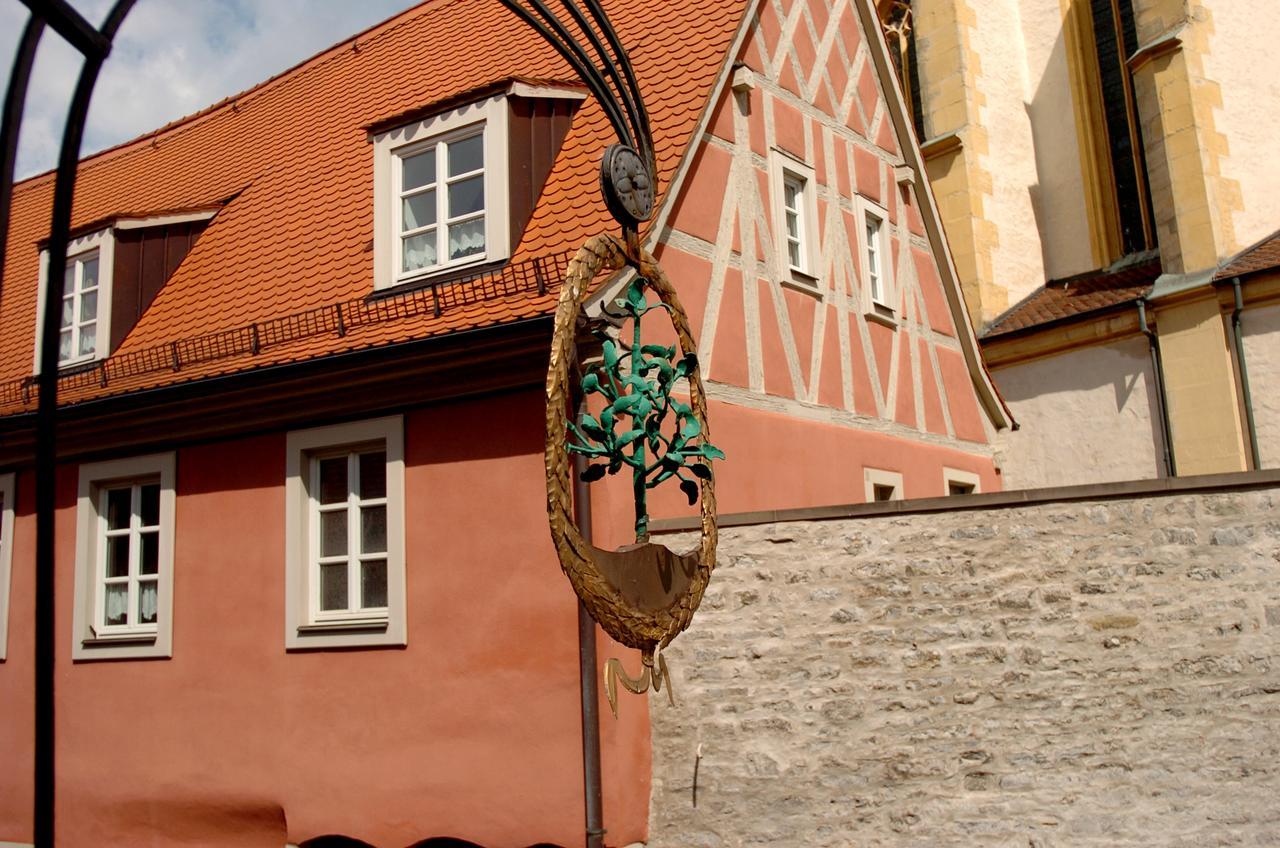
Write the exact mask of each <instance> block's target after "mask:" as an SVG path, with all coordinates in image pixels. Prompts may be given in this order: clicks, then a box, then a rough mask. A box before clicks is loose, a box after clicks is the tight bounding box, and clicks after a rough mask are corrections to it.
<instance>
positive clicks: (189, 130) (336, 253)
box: [0, 0, 746, 415]
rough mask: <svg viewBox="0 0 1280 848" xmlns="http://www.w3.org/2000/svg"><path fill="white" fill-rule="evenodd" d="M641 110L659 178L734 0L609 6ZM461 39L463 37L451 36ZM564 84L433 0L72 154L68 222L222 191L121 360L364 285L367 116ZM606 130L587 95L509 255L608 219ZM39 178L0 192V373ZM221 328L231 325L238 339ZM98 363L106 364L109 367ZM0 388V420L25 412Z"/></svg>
mask: <svg viewBox="0 0 1280 848" xmlns="http://www.w3.org/2000/svg"><path fill="white" fill-rule="evenodd" d="M605 5H606V7H607V9H608V11H609V15H610V17H611V18H612V20H613V22H614V24H615V26H616V27H617V29H618V31H619V33H620V34H621V36H622V39H623V41H624V43H625V44H626V46H627V48H628V50H629V51H630V54H631V59H632V62H633V64H634V65H635V68H636V72H637V76H638V78H639V80H640V85H641V89H642V91H643V93H644V98H645V102H646V105H647V106H648V107H649V111H650V114H651V118H652V124H653V134H654V142H655V148H656V154H657V159H658V178H659V182H658V184H659V186H660V187H662V188H665V187H666V186H668V185H669V183H670V180H671V178H672V176H673V174H674V171H675V168H676V166H677V165H678V163H679V160H680V158H681V155H682V154H683V152H684V151H685V149H686V147H687V146H688V144H689V142H690V136H691V134H692V131H693V129H694V127H695V125H696V123H697V120H698V118H699V116H700V115H701V113H702V111H703V109H704V107H705V106H706V100H707V97H708V96H709V94H710V89H711V86H712V84H713V83H714V81H715V79H716V75H717V72H718V71H719V70H720V68H721V67H722V66H723V63H724V62H725V61H726V55H727V52H728V49H729V46H730V43H731V41H732V38H733V35H734V32H735V30H736V28H737V24H738V22H739V20H740V19H741V16H742V14H743V12H744V8H745V6H746V0H703V2H701V3H700V4H699V9H698V14H696V15H690V14H688V8H687V3H686V2H684V0H607V2H606V3H605ZM460 47H461V49H459V48H460ZM515 77H520V78H530V79H561V80H564V79H573V78H574V75H573V73H572V71H571V70H570V69H569V68H568V66H567V65H566V64H565V63H564V62H563V60H561V59H560V58H559V56H558V55H557V54H556V53H555V52H554V50H553V49H552V48H551V47H550V46H548V45H547V44H546V43H545V42H543V41H542V40H541V39H540V38H539V37H538V36H537V35H536V34H535V33H534V32H533V31H532V30H531V29H530V28H529V27H528V26H526V25H525V24H523V23H521V22H520V21H519V20H518V19H516V17H515V16H514V15H512V14H511V13H510V12H508V11H506V10H505V9H503V8H502V7H501V5H500V4H498V3H495V2H493V0H429V1H428V2H426V3H424V4H423V5H421V6H418V7H416V8H414V9H412V10H410V11H408V12H405V13H403V14H401V15H398V16H397V17H395V18H392V19H391V20H389V21H387V22H386V23H384V24H382V25H380V26H378V27H375V28H373V29H372V30H369V31H368V32H366V33H363V34H361V35H360V37H359V49H358V51H357V50H353V49H352V43H351V42H350V41H347V42H344V43H342V44H340V45H338V46H336V47H333V48H331V49H330V50H328V51H325V52H324V53H321V54H320V55H318V56H316V57H314V58H312V59H310V60H308V61H307V62H305V63H303V64H301V65H299V66H297V67H296V68H293V69H292V70H290V71H287V72H285V73H284V74H281V75H280V76H278V77H275V78H273V79H271V80H269V81H267V82H265V83H263V84H261V85H259V86H257V87H256V88H253V89H250V90H249V91H246V92H244V93H242V94H239V95H236V96H235V97H233V98H229V99H228V100H227V101H225V102H224V103H222V104H219V105H217V106H214V107H211V108H210V109H207V110H205V111H204V112H201V113H198V114H196V115H193V116H191V117H189V118H186V119H183V120H181V121H178V122H175V123H174V124H171V125H169V126H167V127H165V128H163V129H161V130H158V131H156V132H155V133H152V134H150V135H147V136H144V137H142V138H140V139H137V140H135V141H133V142H130V143H128V144H125V145H122V146H120V147H117V148H114V149H112V150H109V151H106V152H104V153H101V154H98V155H96V156H93V157H90V158H89V159H87V160H85V162H84V163H83V164H82V165H81V168H80V176H79V179H78V182H77V185H76V203H75V211H74V214H73V220H72V226H73V227H82V226H83V225H85V224H88V223H90V222H93V221H102V220H106V219H110V218H112V217H116V216H119V215H120V214H122V212H123V211H124V210H128V211H129V213H130V214H139V213H146V212H147V210H168V209H183V208H192V207H205V206H209V205H211V204H217V203H221V202H224V201H226V200H227V199H228V198H234V200H232V201H231V202H230V203H228V204H227V205H226V207H225V208H224V209H222V211H221V212H219V213H218V215H217V217H216V218H214V220H213V221H212V222H211V223H210V225H209V227H208V229H207V230H206V231H205V232H204V234H203V235H202V236H201V238H200V240H199V241H198V242H197V243H196V245H195V247H194V248H193V249H192V251H191V252H190V254H188V256H187V258H186V260H185V261H184V262H183V263H182V265H181V266H180V267H179V268H178V270H177V271H176V272H175V273H174V275H173V276H172V278H170V280H169V281H168V282H167V283H166V284H165V286H164V288H163V289H162V290H161V291H160V293H159V294H158V295H157V296H156V298H155V300H154V301H153V302H152V304H151V306H150V308H148V310H147V312H146V313H145V314H144V315H143V316H142V317H141V319H140V320H139V321H138V323H137V325H136V326H135V327H134V329H133V330H132V331H131V332H130V333H129V335H128V337H127V338H126V339H125V340H124V341H123V343H122V344H121V346H120V348H119V350H118V351H117V352H116V355H115V356H113V360H114V359H115V358H117V357H129V356H132V357H134V359H135V360H141V359H145V358H147V357H149V356H153V355H155V354H154V351H156V350H161V349H163V348H164V347H166V346H169V345H170V344H171V343H173V342H178V341H182V340H189V339H193V338H195V337H198V336H207V335H208V334H211V333H218V332H223V331H234V330H237V329H240V328H245V327H248V326H250V325H252V324H255V323H262V322H272V321H277V320H278V319H281V318H284V317H285V316H291V315H295V314H297V313H301V312H304V311H306V310H315V309H318V308H322V307H332V306H333V305H335V304H340V303H347V302H350V301H355V300H358V299H360V298H363V297H365V296H366V295H368V294H369V293H370V292H372V290H373V262H372V252H371V242H372V238H373V158H372V152H371V149H370V145H369V143H368V139H367V133H366V131H365V129H364V128H365V127H366V126H368V125H370V124H372V123H374V122H376V121H379V120H381V119H383V118H385V117H386V116H389V115H395V114H399V113H407V112H409V111H410V110H413V109H415V108H420V107H422V106H423V105H425V104H429V103H432V102H436V101H441V100H445V99H447V98H449V97H451V96H453V95H456V94H458V93H459V92H463V91H467V90H470V89H477V88H479V87H482V86H485V85H487V84H490V83H492V82H494V81H495V80H500V79H505V78H515ZM612 141H613V137H612V131H611V130H610V128H609V124H608V122H607V120H606V119H605V117H604V114H603V112H602V110H601V109H600V107H599V105H598V104H597V103H596V102H595V101H594V100H587V101H586V102H585V103H584V104H583V106H582V108H581V109H580V111H579V112H578V114H577V116H576V117H575V119H574V121H573V125H572V128H571V129H570V131H569V133H568V135H567V137H566V138H565V141H564V144H563V146H562V148H561V151H560V155H559V157H558V159H557V161H556V163H555V165H554V166H553V168H552V170H551V173H550V175H549V176H548V178H547V183H546V186H545V188H544V191H543V194H542V196H541V198H540V200H539V201H538V204H537V206H536V208H535V209H534V211H533V215H532V217H531V218H530V221H529V224H528V226H527V228H526V230H525V232H524V235H523V237H522V239H521V241H520V243H519V245H518V246H516V247H515V250H514V253H513V256H512V264H513V265H515V266H521V267H528V266H527V265H524V264H523V263H527V262H529V261H531V260H533V259H536V258H548V259H551V258H555V261H558V262H561V263H562V262H563V260H562V258H561V257H562V255H563V253H564V251H571V250H574V249H576V248H577V246H578V245H579V244H580V243H581V242H582V241H583V240H584V239H585V238H587V237H588V236H590V235H592V234H594V233H597V232H601V231H606V230H607V231H611V230H613V229H615V228H616V227H615V225H614V224H613V222H612V219H611V218H610V217H609V215H608V213H607V212H606V210H605V207H604V203H603V201H602V200H601V199H600V193H599V190H598V188H597V174H598V170H597V169H598V161H599V154H600V152H601V151H602V150H603V148H604V147H605V146H606V145H607V144H609V143H610V142H612ZM52 189H53V178H52V175H51V174H44V175H41V176H38V177H35V178H33V179H30V180H27V181H25V182H23V183H21V184H19V185H18V186H17V187H16V188H15V191H14V200H13V214H12V219H11V220H12V224H11V227H10V234H9V243H8V249H7V252H6V257H7V258H6V264H5V269H4V278H3V290H2V291H0V386H2V385H5V384H12V383H15V382H16V381H21V380H22V379H23V378H26V377H27V376H28V375H30V373H31V370H32V360H33V354H32V350H33V344H34V335H35V325H36V287H37V286H36V284H37V279H38V274H39V270H38V268H39V254H38V249H37V243H38V242H39V241H40V240H42V239H44V238H46V237H47V235H48V225H49V214H50V204H51V202H52ZM552 308H554V292H550V293H547V294H544V295H539V294H538V293H537V291H536V290H529V289H524V290H520V291H518V292H516V293H502V292H498V293H497V294H496V295H495V296H494V297H492V298H490V299H487V300H484V301H482V302H475V303H464V304H460V305H458V306H457V307H456V308H450V309H446V310H444V311H442V312H441V314H440V315H438V316H437V315H436V314H435V312H434V311H433V310H428V311H425V312H412V314H408V315H407V316H406V317H403V318H397V319H395V320H388V321H379V322H372V323H369V324H365V325H362V326H360V327H359V328H358V329H357V328H353V329H352V331H351V332H348V333H346V334H345V335H339V334H337V333H327V332H326V333H323V334H320V335H314V336H306V337H298V338H295V339H292V340H290V341H288V342H287V343H281V344H278V345H274V346H264V347H262V348H261V349H260V352H259V353H257V354H237V355H233V356H230V357H227V358H222V359H219V360H210V361H206V362H204V363H202V364H200V365H198V366H197V365H193V366H192V367H186V366H185V365H184V367H183V368H182V369H181V370H178V371H175V370H174V369H173V368H169V369H166V370H160V369H155V370H150V371H146V372H145V373H135V374H133V375H132V376H128V377H124V378H122V379H120V380H114V379H113V380H111V381H108V384H107V386H105V387H104V386H102V385H101V380H100V379H96V378H94V379H69V380H66V381H64V383H65V384H66V387H67V390H66V391H65V392H63V393H62V395H61V397H62V398H63V401H64V402H76V401H80V400H85V399H89V398H93V397H97V396H101V395H104V394H115V393H118V392H123V391H128V390H132V389H137V388H150V387H154V386H158V385H164V384H168V383H174V382H182V381H187V380H191V379H197V378H199V377H202V376H208V375H209V374H212V373H226V372H229V371H238V370H246V369H249V368H256V367H261V366H265V365H274V364H278V363H280V362H287V361H294V360H300V359H306V358H312V357H317V356H323V355H327V354H332V353H337V352H341V351H347V350H352V349H356V348H361V347H373V346H378V345H385V344H390V343H394V342H397V341H403V340H407V339H413V338H423V337H426V336H431V335H437V334H442V333H448V332H452V331H456V330H461V329H472V328H477V327H482V326H487V325H491V324H498V323H504V322H509V321H514V320H518V319H521V318H527V317H533V316H537V315H543V314H546V313H548V312H549V311H550V310H551V309H552ZM233 335H234V334H233ZM108 370H109V369H108ZM33 398H34V393H33V392H32V393H31V394H30V395H28V396H27V401H28V402H24V401H23V400H21V399H20V400H19V401H18V403H17V404H16V405H15V404H14V403H13V402H12V401H10V400H9V398H6V397H4V396H3V395H2V394H0V415H3V414H12V413H16V412H20V411H26V410H28V409H31V408H32V406H31V402H33V401H32V399H33Z"/></svg>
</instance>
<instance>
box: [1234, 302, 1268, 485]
mask: <svg viewBox="0 0 1280 848" xmlns="http://www.w3.org/2000/svg"><path fill="white" fill-rule="evenodd" d="M1231 289H1232V293H1233V294H1234V295H1235V309H1233V310H1232V311H1231V340H1232V342H1233V343H1234V344H1235V347H1236V366H1237V367H1238V368H1239V369H1240V394H1241V397H1242V399H1243V400H1244V418H1245V426H1246V427H1247V428H1248V436H1249V456H1250V457H1252V459H1253V470H1254V471H1257V470H1259V469H1260V468H1262V456H1261V454H1260V452H1259V451H1258V429H1257V426H1256V425H1255V423H1254V420H1253V395H1252V394H1250V392H1249V368H1248V366H1247V365H1245V361H1244V337H1243V336H1241V335H1240V313H1241V312H1244V295H1243V293H1242V292H1241V291H1240V278H1239V277H1232V278H1231Z"/></svg>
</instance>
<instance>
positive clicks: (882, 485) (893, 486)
mask: <svg viewBox="0 0 1280 848" xmlns="http://www.w3.org/2000/svg"><path fill="white" fill-rule="evenodd" d="M862 480H863V485H864V486H865V494H866V498H867V503H878V502H881V501H900V500H902V499H903V497H904V495H903V493H902V475H901V474H899V473H898V472H896V471H885V470H883V469H880V468H864V469H863V470H862Z"/></svg>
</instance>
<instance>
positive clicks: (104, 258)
mask: <svg viewBox="0 0 1280 848" xmlns="http://www.w3.org/2000/svg"><path fill="white" fill-rule="evenodd" d="M95 251H96V252H97V254H98V316H97V318H96V319H95V320H96V321H97V335H96V338H95V343H94V350H93V353H92V354H84V355H73V356H72V357H71V358H70V359H67V360H64V361H62V362H59V363H58V367H59V368H71V367H73V366H76V365H82V364H84V363H86V362H96V361H97V360H99V359H105V358H106V356H107V353H108V352H109V350H110V347H111V303H112V300H111V284H112V276H113V269H114V268H115V255H116V237H115V231H114V230H113V229H112V228H111V227H107V228H106V229H102V230H97V231H95V232H92V233H88V234H86V235H83V236H80V237H78V238H74V239H72V240H71V241H70V242H68V243H67V262H68V263H70V262H74V261H76V260H77V259H80V258H81V257H85V256H87V255H88V254H90V253H93V252H95ZM59 279H61V275H60V276H59ZM48 280H49V251H48V250H41V251H40V285H39V287H38V288H37V293H36V343H35V363H34V365H33V373H35V374H39V373H40V350H41V347H42V342H43V338H42V336H43V335H44V334H43V333H41V332H40V325H41V321H40V317H41V316H42V315H44V310H45V299H46V290H47V289H48ZM58 291H59V292H61V291H62V287H61V286H59V287H58ZM58 308H59V309H61V308H62V299H61V298H59V299H58ZM72 338H73V339H74V338H75V334H74V333H73V334H72ZM72 350H73V352H74V350H75V348H74V347H73V348H72Z"/></svg>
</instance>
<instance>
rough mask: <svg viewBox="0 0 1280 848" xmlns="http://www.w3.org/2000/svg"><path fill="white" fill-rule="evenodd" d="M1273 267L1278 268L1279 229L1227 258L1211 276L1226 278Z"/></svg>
mask: <svg viewBox="0 0 1280 848" xmlns="http://www.w3.org/2000/svg"><path fill="white" fill-rule="evenodd" d="M1273 268H1280V230H1277V231H1276V232H1274V233H1272V234H1271V235H1269V236H1267V237H1266V238H1264V239H1263V240H1262V241H1260V242H1258V243H1256V244H1254V245H1251V246H1249V247H1246V248H1245V249H1244V250H1242V251H1240V252H1239V253H1237V254H1236V255H1235V256H1233V257H1232V258H1230V259H1228V260H1227V261H1226V262H1224V263H1223V264H1222V267H1221V268H1219V269H1218V273H1216V274H1214V275H1213V278H1214V279H1215V280H1226V279H1230V278H1231V277H1241V276H1244V275H1245V274H1255V273H1257V272H1258V271H1270V270H1271V269H1273Z"/></svg>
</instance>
